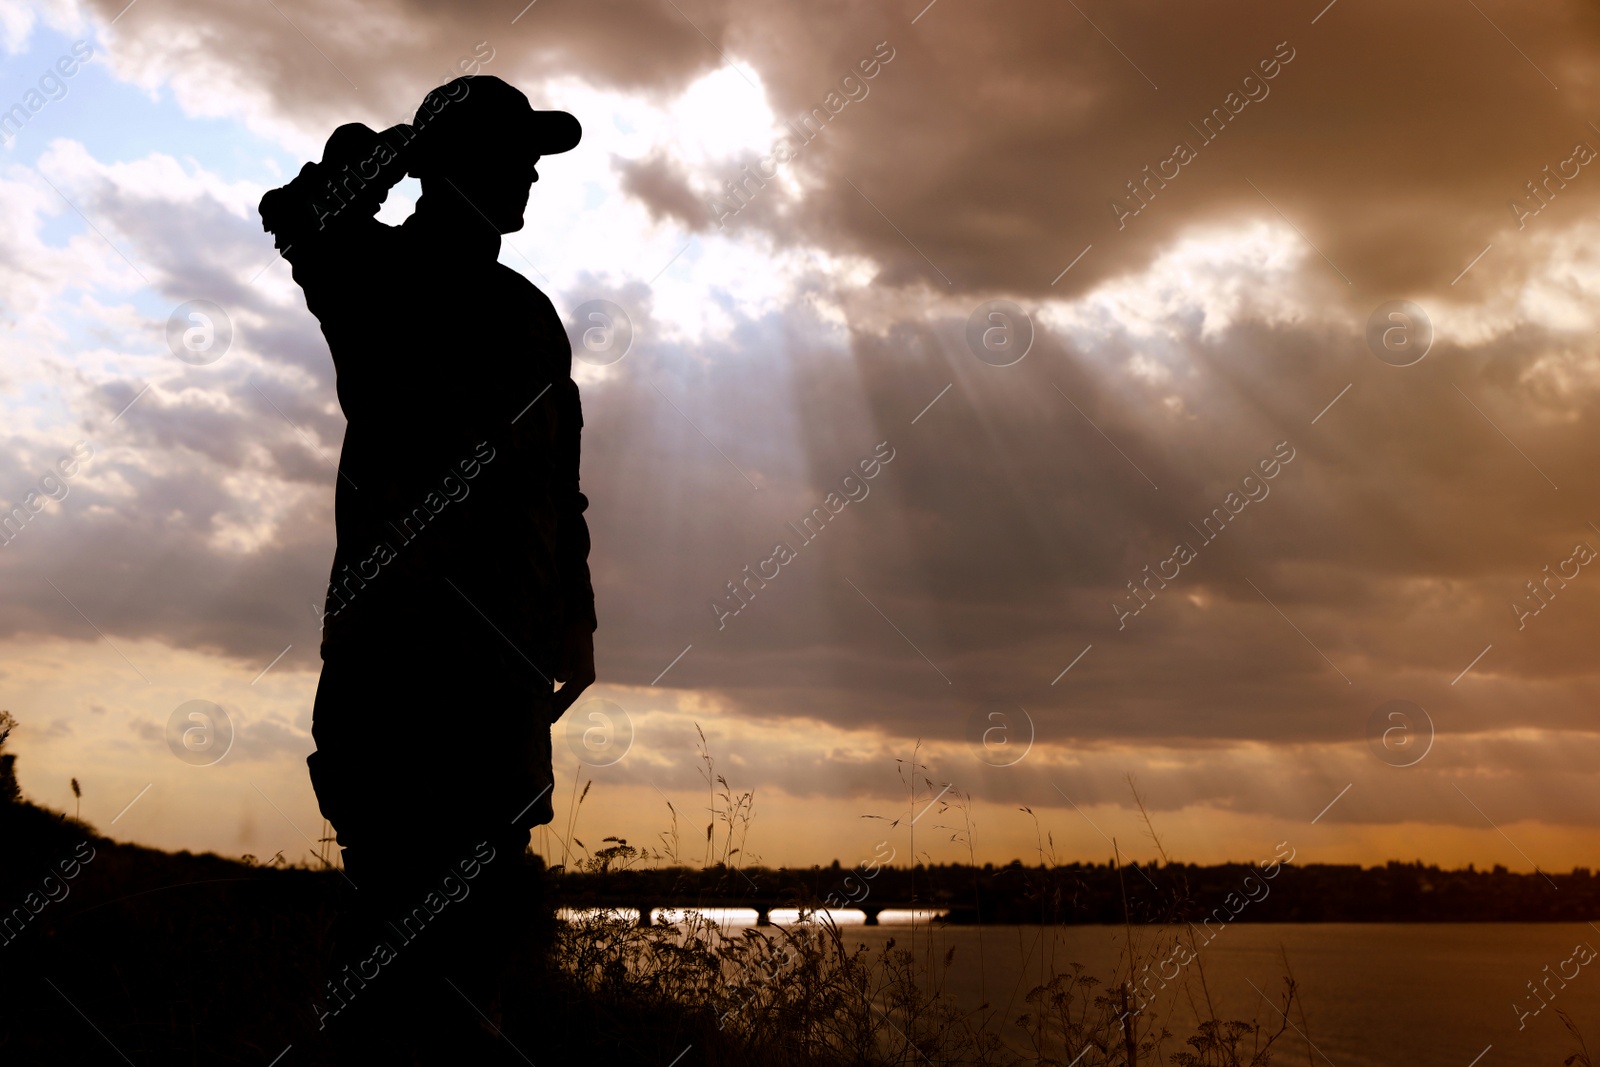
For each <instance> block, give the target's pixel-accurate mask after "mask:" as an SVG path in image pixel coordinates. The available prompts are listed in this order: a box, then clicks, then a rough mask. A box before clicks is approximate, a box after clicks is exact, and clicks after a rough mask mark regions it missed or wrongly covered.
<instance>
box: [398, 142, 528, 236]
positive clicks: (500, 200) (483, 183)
mask: <svg viewBox="0 0 1600 1067" xmlns="http://www.w3.org/2000/svg"><path fill="white" fill-rule="evenodd" d="M538 163H539V157H538V156H537V155H535V154H534V153H533V152H532V151H531V150H526V149H516V148H500V147H496V148H494V149H491V150H489V151H486V152H484V153H483V154H482V155H480V156H478V157H477V158H476V159H470V160H462V161H461V165H459V166H456V167H452V168H450V169H448V170H446V171H445V172H444V174H443V177H446V178H448V179H449V181H450V182H451V183H453V184H454V186H455V187H456V189H458V190H459V191H460V193H461V195H463V196H465V197H466V198H467V200H468V201H470V202H471V203H472V205H473V207H475V208H477V209H478V211H480V212H482V213H483V215H484V217H485V218H487V219H488V220H489V223H490V225H492V226H493V227H494V228H495V230H496V232H498V233H516V232H517V231H518V230H520V229H522V225H523V218H522V216H523V212H524V211H526V210H527V207H528V193H529V191H530V190H531V189H532V187H533V183H534V182H536V181H538V180H539V172H538V170H537V166H538ZM426 186H427V183H426V182H424V191H426ZM447 188H448V186H447Z"/></svg>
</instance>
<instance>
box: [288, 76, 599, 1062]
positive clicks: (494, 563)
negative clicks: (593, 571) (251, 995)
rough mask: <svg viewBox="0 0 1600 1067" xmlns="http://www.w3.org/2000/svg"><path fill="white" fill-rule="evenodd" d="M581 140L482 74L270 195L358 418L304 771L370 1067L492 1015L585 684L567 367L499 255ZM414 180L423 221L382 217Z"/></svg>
mask: <svg viewBox="0 0 1600 1067" xmlns="http://www.w3.org/2000/svg"><path fill="white" fill-rule="evenodd" d="M581 134H582V131H581V129H580V127H579V125H578V121H577V120H576V119H575V118H574V117H573V116H571V115H569V114H567V113H566V112H561V111H535V110H533V109H532V108H531V107H530V106H529V104H528V100H527V97H525V96H524V95H523V94H522V93H520V92H518V91H517V90H516V89H514V88H512V87H511V86H509V85H507V84H506V83H505V82H503V81H501V80H499V79H498V78H493V77H487V76H482V75H480V76H476V77H471V78H459V79H457V80H455V81H452V82H450V83H449V84H448V85H445V86H441V87H440V88H438V89H436V90H434V91H433V92H431V93H429V94H428V97H427V99H426V100H425V101H424V103H423V106H422V107H421V108H420V109H419V110H418V111H417V114H416V118H415V120H414V122H413V124H412V126H409V127H407V126H397V127H394V128H392V129H390V130H386V131H384V132H383V133H382V134H377V133H374V132H373V131H371V130H370V129H368V128H367V127H365V126H362V125H359V124H351V125H347V126H341V127H340V128H339V129H338V130H336V131H335V132H334V134H333V136H332V137H330V138H329V140H328V144H327V146H326V147H325V150H324V153H323V160H322V162H321V163H320V164H307V165H306V166H305V168H304V169H303V170H302V171H301V173H300V175H299V176H298V177H297V178H296V179H295V180H294V181H292V182H290V183H289V184H288V185H287V186H285V187H284V188H282V189H276V190H273V191H272V192H269V193H268V194H267V195H266V196H265V197H264V198H263V199H262V201H261V215H262V221H263V224H264V226H265V228H266V229H268V230H270V231H272V232H273V233H274V235H275V237H276V243H277V246H278V247H279V248H280V249H282V250H283V254H284V258H286V259H288V260H289V262H290V263H291V264H292V265H293V270H294V278H295V281H296V282H298V283H299V284H300V286H301V288H302V289H303V290H304V292H305V298H306V306H307V307H308V308H309V309H310V310H311V312H312V313H313V314H314V315H316V316H317V318H318V319H319V320H320V321H321V323H322V332H323V334H324V336H325V337H326V338H327V340H328V347H329V349H330V351H331V352H332V354H333V361H334V367H335V369H336V371H337V374H338V394H339V403H340V405H341V407H342V408H343V409H344V414H345V417H346V419H347V420H348V424H349V425H348V429H347V430H346V432H345V443H344V450H343V454H342V457H341V460H340V465H339V477H338V484H337V489H336V492H335V525H336V528H337V532H338V550H337V552H336V554H335V556H334V564H333V574H332V579H331V582H330V585H329V589H328V595H327V605H326V609H325V612H324V615H323V639H322V659H323V668H322V678H321V682H320V684H319V686H318V689H317V700H316V708H315V713H314V722H313V727H312V732H313V734H314V736H315V738H316V743H317V751H316V752H315V753H313V754H312V755H311V757H310V758H309V760H308V762H309V764H310V769H311V780H312V784H313V786H314V788H315V789H316V793H317V799H318V801H319V803H320V805H321V808H322V812H323V814H324V815H325V816H326V817H327V818H328V819H329V821H330V822H331V823H332V824H333V827H334V829H335V831H336V832H337V834H338V840H339V844H340V845H341V847H342V849H343V857H344V866H345V870H346V873H347V874H348V876H349V879H350V880H351V881H352V882H353V883H354V885H355V886H356V887H357V888H356V889H355V891H354V893H353V894H352V895H353V897H354V899H355V901H356V906H355V907H354V908H353V909H351V910H350V911H349V912H348V913H347V914H346V915H345V916H343V917H342V918H341V920H340V922H339V923H338V924H336V927H335V931H334V941H335V944H334V947H333V951H334V954H335V959H334V968H333V973H332V974H331V975H330V979H331V981H332V986H331V988H330V989H329V990H328V991H327V994H328V996H327V1015H326V1017H325V1022H326V1024H327V1025H328V1026H329V1027H330V1029H332V1030H333V1031H334V1032H335V1033H336V1034H337V1033H339V1032H340V1031H341V1030H342V1031H343V1032H344V1033H345V1034H346V1035H347V1041H348V1043H349V1045H350V1046H351V1047H353V1048H354V1052H353V1055H354V1056H355V1057H356V1058H359V1059H361V1060H362V1061H363V1062H386V1060H385V1058H384V1056H385V1053H384V1051H383V1049H381V1048H380V1047H379V1046H378V1045H375V1044H374V1042H379V1041H388V1040H392V1041H394V1042H395V1044H394V1045H393V1048H392V1050H391V1051H389V1052H388V1055H389V1056H392V1057H394V1058H395V1061H397V1062H409V1060H407V1059H405V1058H404V1057H405V1056H406V1055H407V1054H406V1053H403V1052H401V1051H399V1049H401V1048H404V1047H406V1044H407V1042H408V1040H409V1039H408V1038H407V1037H406V1036H405V1035H404V1034H403V1033H402V1034H399V1035H395V1034H393V1033H388V1034H386V1033H385V1032H386V1031H392V1030H395V1029H396V1028H400V1029H402V1030H403V1029H404V1028H406V1027H420V1026H422V1025H424V1021H425V1020H426V1019H429V1018H438V1017H439V1016H440V1014H441V1012H443V1013H445V1014H446V1015H448V1014H449V1013H451V1012H452V1011H453V1012H455V1013H456V1014H457V1015H458V1017H459V1018H465V1019H475V1018H477V1017H478V1016H477V1014H476V1012H477V1011H478V1010H480V1009H481V1011H482V1012H483V1013H485V1014H486V1015H487V1016H490V1017H492V1016H494V1014H495V1011H496V1010H497V1009H496V1004H495V998H496V985H497V981H498V975H499V972H500V971H501V970H502V969H503V967H504V963H505V950H506V946H507V945H508V944H509V943H511V942H512V941H513V940H514V939H515V932H516V918H517V915H516V911H515V910H514V907H513V905H514V904H515V901H514V900H513V893H514V889H515V886H516V884H517V871H518V869H519V868H520V866H521V864H522V862H523V854H524V851H525V849H526V847H527V844H528V833H529V830H530V828H531V827H533V826H536V825H539V824H541V823H545V822H549V821H550V819H551V817H552V812H551V806H550V793H551V787H552V784H553V783H552V779H551V750H550V729H549V727H550V724H552V723H553V722H555V720H556V719H557V718H559V717H560V715H561V713H562V712H564V711H565V710H566V709H567V707H568V706H570V705H571V704H572V702H573V701H574V700H575V699H576V698H577V696H578V694H579V693H580V692H581V691H582V690H583V689H584V688H585V687H586V686H588V685H589V683H590V682H592V681H593V680H594V646H593V631H594V627H595V620H594V596H593V592H592V590H591V588H590V583H589V569H588V563H587V557H588V552H589V533H588V527H587V525H586V524H585V522H584V517H583V512H584V509H585V507H587V504H588V502H587V500H586V499H585V498H584V496H583V495H582V493H580V492H579V488H578V452H579V431H580V428H581V426H582V414H581V410H580V407H579V402H578V389H577V385H576V384H575V383H574V382H573V381H572V378H571V348H570V345H569V343H568V341H567V336H566V333H565V331H564V329H563V327H562V324H561V321H560V319H559V317H558V316H557V314H556V312H555V309H554V308H553V307H552V306H551V304H550V301H549V300H548V299H547V298H546V297H545V295H544V294H543V293H541V292H540V291H539V290H538V289H537V288H535V287H534V285H533V284H532V283H531V282H529V281H528V280H527V279H526V278H524V277H523V276H522V275H520V274H518V273H517V272H515V271H513V270H511V269H510V268H508V267H505V266H502V265H500V264H499V263H498V262H496V259H497V256H498V254H499V251H500V236H501V234H505V233H513V232H515V231H517V230H519V229H521V228H522V224H523V219H522V215H523V211H524V209H525V208H526V205H527V200H528V194H529V192H530V187H531V183H533V182H534V181H537V180H538V175H537V173H536V171H535V169H534V167H535V164H536V163H537V162H538V161H539V157H540V156H544V155H551V154H553V153H557V152H565V151H568V150H570V149H571V148H573V147H574V146H576V145H577V143H578V140H579V138H580V136H581ZM407 173H409V174H411V175H413V176H414V177H417V178H419V179H420V180H421V183H422V190H423V196H422V197H421V199H420V200H419V201H418V202H417V208H416V211H415V213H414V214H413V215H412V216H411V217H410V218H408V219H406V221H405V222H404V224H403V225H400V226H398V227H391V226H386V225H384V224H382V223H379V222H378V221H377V220H376V219H374V218H373V215H374V214H375V213H376V212H377V210H378V207H379V205H381V204H382V202H383V200H384V198H385V196H386V195H387V193H388V190H389V189H390V187H391V186H393V184H394V183H395V182H397V181H398V180H399V179H400V178H401V177H403V176H404V175H405V174H407ZM555 682H561V683H563V684H562V687H561V688H560V690H559V691H557V690H555V688H554V683H555ZM486 855H489V856H492V858H488V859H485V858H484V857H485V856H486ZM469 872H470V873H469ZM419 909H420V910H419ZM379 945H382V946H383V948H379ZM385 949H386V951H385ZM445 979H449V981H450V983H451V984H453V986H454V987H455V992H452V989H451V985H447V984H446V982H445ZM458 994H459V996H458ZM419 998H420V999H419ZM468 1000H470V1001H471V1002H472V1008H471V1009H470V1010H469V1008H468V1005H467V1004H465V1003H464V1001H468ZM452 1004H453V1007H452ZM459 1018H458V1021H459ZM480 1039H484V1038H483V1033H481V1032H480V1033H478V1034H472V1033H468V1034H465V1035H463V1034H462V1033H461V1032H460V1030H459V1029H458V1030H457V1031H456V1032H455V1033H454V1034H452V1035H451V1036H450V1037H449V1038H448V1040H449V1041H450V1042H451V1043H452V1044H453V1046H454V1047H453V1048H452V1050H451V1052H450V1053H449V1054H451V1055H454V1054H457V1053H460V1054H461V1055H460V1056H459V1058H458V1059H457V1060H456V1062H476V1061H474V1060H472V1059H471V1058H470V1057H469V1056H466V1055H465V1052H466V1049H464V1048H463V1047H461V1044H460V1043H462V1042H465V1043H466V1044H471V1043H472V1042H474V1041H477V1040H480ZM424 1043H425V1044H426V1042H424Z"/></svg>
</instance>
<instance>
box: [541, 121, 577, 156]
mask: <svg viewBox="0 0 1600 1067" xmlns="http://www.w3.org/2000/svg"><path fill="white" fill-rule="evenodd" d="M528 130H529V134H528V135H529V138H530V140H531V141H532V142H533V148H534V150H535V151H536V152H538V154H539V155H541V156H553V155H556V154H557V153H560V152H570V151H572V150H573V149H574V148H576V147H578V142H579V141H581V140H583V126H582V125H581V124H579V122H578V118H577V116H576V115H573V114H572V113H571V112H569V111H535V112H533V113H532V116H531V121H530V122H529V123H528Z"/></svg>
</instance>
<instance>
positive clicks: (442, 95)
mask: <svg viewBox="0 0 1600 1067" xmlns="http://www.w3.org/2000/svg"><path fill="white" fill-rule="evenodd" d="M411 125H412V128H413V130H414V131H415V133H416V140H415V141H413V142H412V143H411V144H410V145H409V146H408V156H409V159H410V167H409V169H410V171H411V173H412V174H413V175H417V176H419V177H420V176H421V175H422V174H423V173H426V172H427V171H429V170H432V169H433V168H434V167H435V166H437V165H438V164H440V163H443V162H446V161H449V160H451V159H453V158H463V159H464V160H468V161H470V160H471V159H472V158H474V157H475V156H477V155H480V154H481V153H482V152H483V151H484V150H485V149H486V148H491V147H492V146H495V145H504V146H506V147H512V146H516V145H521V146H525V147H526V148H529V149H531V150H532V151H533V153H534V154H535V155H540V156H553V155H555V154H556V153H558V152H569V151H571V150H572V149H573V148H576V147H577V145H578V142H579V140H581V139H582V138H583V127H582V126H581V125H579V123H578V119H577V117H576V116H574V115H572V114H571V113H570V112H566V111H536V110H534V107H533V105H532V104H530V103H528V98H527V96H526V95H524V94H523V93H522V91H521V90H519V89H517V88H515V87H514V86H511V85H508V84H507V83H506V82H504V81H501V80H500V79H499V78H496V77H494V76H493V75H489V74H475V75H469V76H467V77H464V78H456V79H454V80H453V81H450V82H448V83H446V84H444V85H441V86H439V88H437V89H435V90H433V91H432V92H430V93H429V94H428V95H427V96H426V97H425V98H424V99H423V101H422V106H421V107H419V108H417V114H416V118H414V119H413V120H412V123H411Z"/></svg>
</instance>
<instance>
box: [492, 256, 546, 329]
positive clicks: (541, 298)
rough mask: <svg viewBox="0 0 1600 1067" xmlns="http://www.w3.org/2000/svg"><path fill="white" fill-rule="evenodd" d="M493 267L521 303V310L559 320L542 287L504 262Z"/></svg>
mask: <svg viewBox="0 0 1600 1067" xmlns="http://www.w3.org/2000/svg"><path fill="white" fill-rule="evenodd" d="M495 268H496V271H497V273H498V274H499V277H500V280H501V283H502V284H503V285H505V286H506V288H507V289H508V290H509V291H510V292H511V293H512V294H513V295H514V297H515V298H516V299H517V300H518V301H519V302H520V303H521V305H522V307H521V310H523V311H525V312H527V313H530V314H534V315H538V316H539V317H541V318H552V319H556V320H558V321H559V320H560V317H561V316H560V315H559V314H558V313H557V312H556V306H555V304H553V303H551V301H550V298H549V297H548V296H546V295H545V292H544V290H543V289H540V288H539V287H538V286H537V285H535V284H533V281H532V279H530V278H529V277H528V276H527V275H525V274H523V273H522V272H521V271H518V270H515V269H513V268H511V267H508V266H506V265H505V264H504V263H496V264H495Z"/></svg>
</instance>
